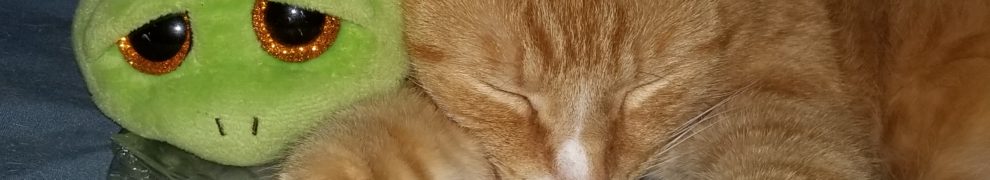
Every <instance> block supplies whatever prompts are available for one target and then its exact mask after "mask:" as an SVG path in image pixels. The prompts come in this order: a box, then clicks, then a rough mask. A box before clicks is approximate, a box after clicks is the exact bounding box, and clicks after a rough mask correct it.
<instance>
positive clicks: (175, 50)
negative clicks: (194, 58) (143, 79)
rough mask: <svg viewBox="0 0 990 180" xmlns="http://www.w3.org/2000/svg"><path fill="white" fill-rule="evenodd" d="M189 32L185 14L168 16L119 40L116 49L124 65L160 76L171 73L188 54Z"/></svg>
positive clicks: (187, 18) (189, 44)
mask: <svg viewBox="0 0 990 180" xmlns="http://www.w3.org/2000/svg"><path fill="white" fill-rule="evenodd" d="M191 42H192V32H191V29H190V28H189V17H188V16H187V15H186V14H185V13H177V14H169V15H165V16H162V17H160V18H158V19H155V20H153V21H151V22H150V23H148V24H145V25H144V26H141V27H140V28H137V29H135V30H134V31H131V33H130V34H128V35H127V36H126V37H122V38H120V40H119V41H118V42H117V46H118V48H119V49H120V52H121V53H122V54H123V55H124V58H125V59H127V63H128V64H130V65H131V67H134V69H137V70H139V71H141V72H144V73H148V74H154V75H160V74H165V73H168V72H172V71H174V70H175V69H176V68H178V67H179V65H180V64H182V60H183V59H185V58H186V55H187V54H188V53H189V48H190V46H191Z"/></svg>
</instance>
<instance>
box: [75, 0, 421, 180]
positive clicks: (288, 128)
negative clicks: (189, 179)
mask: <svg viewBox="0 0 990 180" xmlns="http://www.w3.org/2000/svg"><path fill="white" fill-rule="evenodd" d="M399 14H400V5H399V2H398V1H397V0H271V1H266V0H257V1H252V0H154V1H135V0H83V1H81V4H80V7H79V9H78V11H77V15H76V20H75V26H74V31H73V36H74V45H75V51H76V56H77V59H78V62H79V65H80V66H81V68H82V71H83V74H84V76H85V77H86V81H87V83H88V86H89V89H90V92H91V93H92V94H93V99H94V101H95V102H96V104H97V105H98V106H99V107H100V109H102V110H103V111H104V112H105V114H107V116H108V117H110V118H111V119H113V120H114V121H116V122H118V123H119V124H120V125H121V126H122V127H124V128H126V129H128V130H129V131H131V132H134V133H136V134H138V135H140V136H143V137H145V138H150V139H155V140H161V141H164V142H167V143H170V144H172V145H175V146H177V147H179V148H182V149H185V150H187V151H189V152H191V153H193V154H196V155H198V156H200V157H202V158H204V159H207V160H212V161H215V162H219V163H222V164H228V165H242V166H246V165H257V164H261V163H265V162H269V161H271V160H274V159H276V158H278V157H280V156H279V155H280V153H281V152H282V150H284V149H285V147H286V145H288V144H291V143H292V142H293V141H294V139H295V138H297V137H298V136H300V135H301V134H302V133H304V132H305V131H306V129H308V127H311V126H313V125H314V124H315V123H317V122H318V121H319V120H321V119H322V117H324V116H326V115H328V114H329V113H331V112H333V111H335V110H338V109H341V108H343V107H345V106H347V105H348V104H350V103H352V102H355V101H356V100H358V99H360V98H362V97H364V96H366V95H369V94H373V93H376V92H380V91H385V90H389V89H393V88H397V87H398V86H399V84H400V81H402V79H403V78H404V75H405V73H406V70H407V67H406V66H407V65H406V55H405V52H404V49H403V45H402V34H401V29H400V28H401V20H402V18H401V17H400V15H399Z"/></svg>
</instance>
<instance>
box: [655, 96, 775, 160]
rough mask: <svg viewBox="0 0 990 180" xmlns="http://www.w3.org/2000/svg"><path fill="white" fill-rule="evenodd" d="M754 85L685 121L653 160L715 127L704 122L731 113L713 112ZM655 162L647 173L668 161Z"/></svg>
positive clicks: (724, 111)
mask: <svg viewBox="0 0 990 180" xmlns="http://www.w3.org/2000/svg"><path fill="white" fill-rule="evenodd" d="M756 83H757V82H756V81H754V82H752V83H750V84H747V85H746V86H743V87H741V88H739V89H738V90H736V91H734V92H733V93H732V94H729V95H728V96H726V97H725V98H723V99H722V100H721V101H719V102H718V103H715V104H714V105H712V106H711V107H709V108H708V109H705V110H704V111H702V112H701V113H699V114H698V115H696V116H694V117H692V118H691V119H689V120H688V121H686V122H685V123H684V124H682V125H681V126H680V127H678V128H677V129H675V130H674V133H673V134H674V135H673V137H672V138H670V139H669V140H667V143H665V144H664V145H663V146H662V147H661V148H660V149H659V151H658V152H656V153H654V157H655V158H662V156H663V155H665V154H667V153H668V152H670V151H671V150H673V149H674V148H676V147H677V146H678V145H680V144H681V143H683V142H685V141H687V140H689V139H691V138H692V137H694V136H695V135H697V134H699V133H701V132H703V131H705V130H707V129H708V128H710V127H712V126H714V125H716V123H717V122H711V123H706V122H708V121H709V120H711V119H715V118H716V117H718V116H720V115H722V114H725V113H726V112H728V111H731V110H722V111H718V112H715V110H716V109H718V108H719V107H722V106H723V105H724V104H726V103H727V102H729V100H731V99H732V98H733V97H736V96H738V95H739V94H742V93H743V92H745V91H746V90H749V89H751V88H752V87H753V86H754V85H755V84H756ZM713 112H715V113H713ZM702 124H707V125H705V126H703V127H701V128H698V126H699V125H702ZM655 161H658V162H656V163H650V165H649V166H647V168H646V169H651V171H649V172H654V171H652V169H655V168H657V167H659V166H661V165H663V164H666V163H667V162H669V159H667V160H655ZM648 175H650V173H646V174H642V175H640V178H642V177H644V176H648Z"/></svg>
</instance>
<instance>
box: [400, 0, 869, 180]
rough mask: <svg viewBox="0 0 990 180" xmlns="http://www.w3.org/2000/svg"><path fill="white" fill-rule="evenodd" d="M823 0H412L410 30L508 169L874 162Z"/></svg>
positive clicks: (512, 173) (849, 173) (771, 172)
mask: <svg viewBox="0 0 990 180" xmlns="http://www.w3.org/2000/svg"><path fill="white" fill-rule="evenodd" d="M827 5H828V4H827V3H826V2H825V1H811V0H802V1H780V0H758V1H748V0H747V1H743V0H738V1H713V0H701V1H699V0H665V1H653V0H641V1H632V0H628V1H614V0H585V1H553V0H550V1H527V0H498V1H495V0H488V1H484V0H483V1H463V0H409V1H406V10H407V11H406V17H407V22H406V23H407V30H406V31H407V42H408V45H409V47H410V53H411V55H412V57H413V63H414V66H415V68H414V69H415V70H416V73H415V74H414V77H416V78H417V79H418V80H419V81H420V82H421V83H422V86H423V87H424V88H425V89H426V90H427V91H428V92H429V93H430V95H432V97H433V98H434V99H435V100H436V101H437V103H438V104H439V105H440V107H441V109H443V110H445V111H446V112H447V114H448V115H449V116H450V117H451V118H452V119H453V120H454V121H455V122H457V123H458V124H459V125H460V126H462V127H465V128H466V129H468V132H469V133H471V134H472V135H474V136H475V137H477V139H478V140H479V141H480V142H481V144H482V145H483V147H484V149H485V150H486V151H487V153H488V155H489V156H490V157H489V160H490V161H492V163H493V165H494V166H495V167H496V169H497V172H498V173H499V174H500V175H501V177H503V178H506V179H630V178H637V177H640V176H641V175H643V174H646V175H647V176H649V177H656V178H664V179H694V178H698V179H767V178H771V179H777V178H783V179H792V178H812V179H867V178H876V177H877V174H878V173H877V172H878V171H879V169H880V168H878V166H877V165H875V164H873V163H875V162H878V161H879V159H878V156H877V153H876V151H875V147H877V145H878V142H877V141H874V139H877V138H873V137H871V132H873V131H874V130H875V129H876V126H877V124H876V121H873V120H872V119H870V116H868V115H869V114H866V113H861V112H864V111H862V110H859V109H855V108H851V107H857V106H852V104H853V103H855V102H857V100H859V99H857V98H856V95H857V94H856V92H859V91H860V90H859V89H858V87H856V86H853V83H852V82H850V81H851V80H849V79H846V78H844V76H843V72H842V71H841V69H840V66H841V63H842V62H841V61H840V60H839V59H838V58H837V56H838V54H837V53H839V52H840V49H838V48H837V47H836V46H835V45H834V44H833V42H832V37H833V34H832V32H833V26H832V24H831V23H832V22H831V19H830V14H829V13H830V12H829V11H828V9H827V8H826V7H827ZM647 172H650V173H647Z"/></svg>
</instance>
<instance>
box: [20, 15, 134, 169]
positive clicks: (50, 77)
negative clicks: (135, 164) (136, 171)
mask: <svg viewBox="0 0 990 180" xmlns="http://www.w3.org/2000/svg"><path fill="white" fill-rule="evenodd" d="M76 3H77V2H76V1H75V0H0V179H106V173H107V168H108V167H109V163H110V160H111V158H112V153H111V151H110V143H111V141H110V135H112V134H114V133H116V132H118V131H119V127H118V126H117V125H115V124H114V123H113V122H112V121H110V120H108V119H107V118H106V117H105V116H103V115H102V114H101V113H100V112H99V110H97V109H96V107H95V105H94V104H93V103H92V102H91V100H90V96H89V92H87V91H86V86H85V83H84V82H83V79H82V77H81V76H80V74H79V69H78V67H77V66H76V62H75V58H74V55H73V52H72V47H71V38H70V34H71V26H72V14H73V13H74V11H75V6H76Z"/></svg>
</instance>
